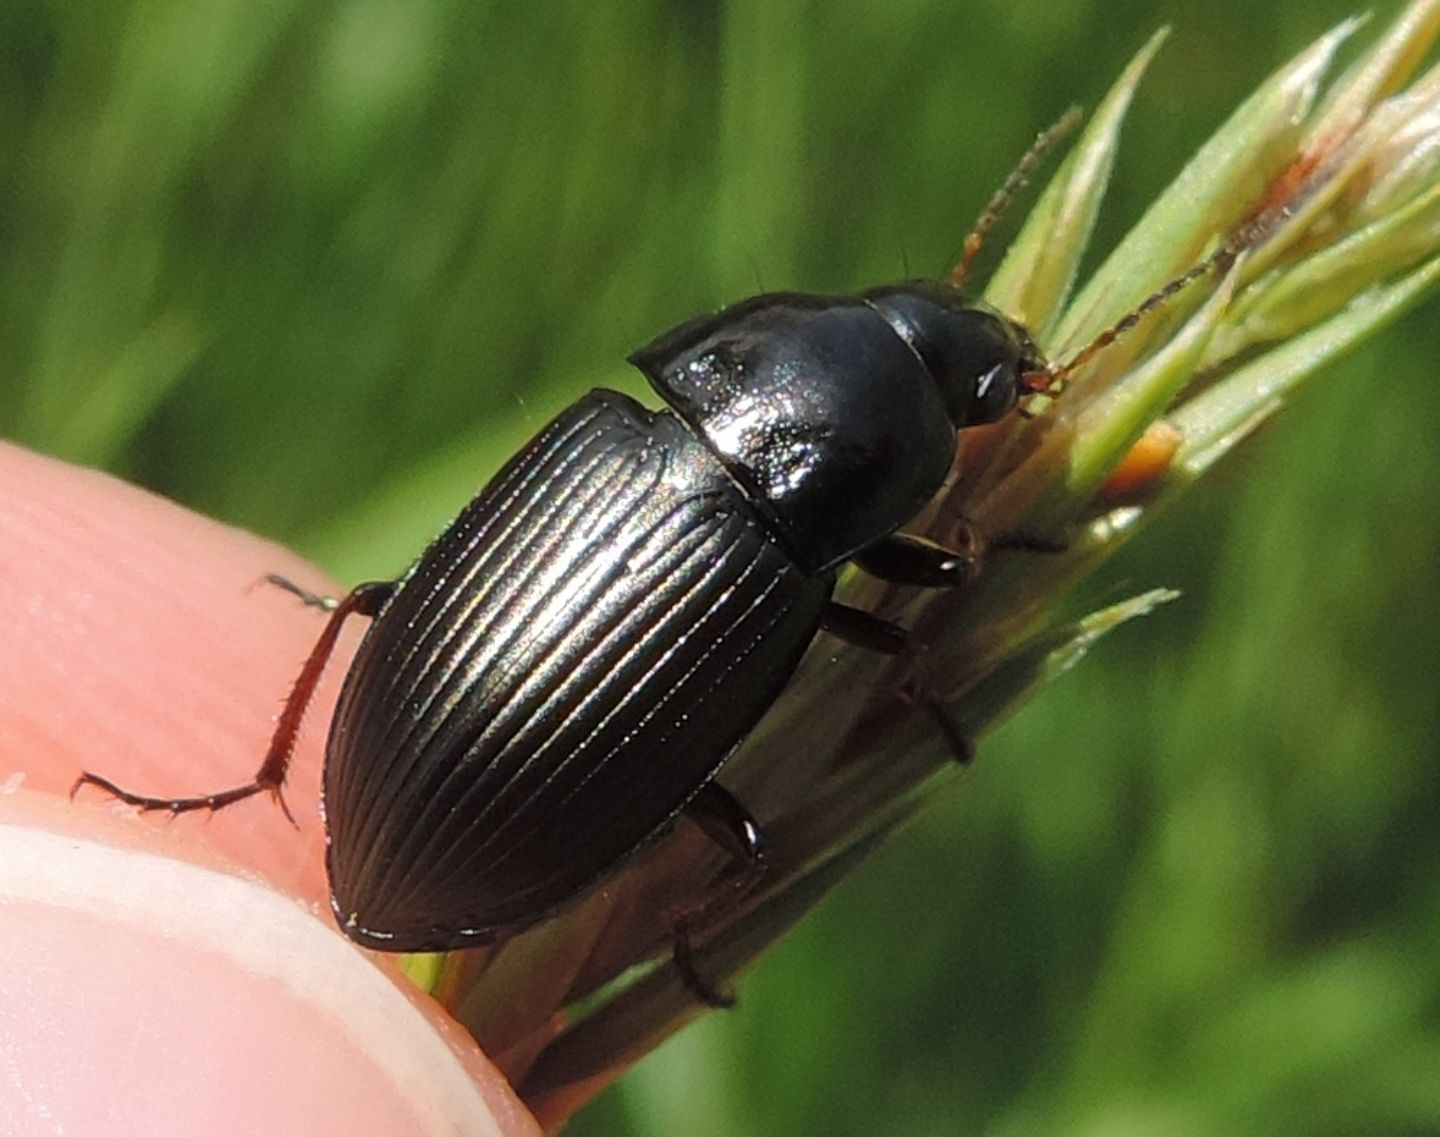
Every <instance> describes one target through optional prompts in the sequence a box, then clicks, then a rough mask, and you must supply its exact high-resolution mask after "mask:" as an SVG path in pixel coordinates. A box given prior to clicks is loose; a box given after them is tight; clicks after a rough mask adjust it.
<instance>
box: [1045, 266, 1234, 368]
mask: <svg viewBox="0 0 1440 1137" xmlns="http://www.w3.org/2000/svg"><path fill="white" fill-rule="evenodd" d="M1248 244H1249V242H1242V241H1235V240H1230V241H1226V242H1225V243H1224V244H1223V245H1221V246H1220V247H1219V248H1218V249H1216V250H1215V251H1214V252H1213V253H1211V254H1210V255H1209V256H1208V257H1206V258H1205V259H1204V260H1203V261H1201V262H1200V263H1199V264H1197V265H1193V266H1192V267H1190V268H1188V269H1186V270H1185V271H1184V272H1182V273H1181V274H1180V275H1179V276H1177V277H1176V278H1175V279H1174V280H1172V281H1170V283H1169V284H1166V285H1165V286H1164V287H1163V288H1160V289H1158V290H1156V291H1155V292H1152V293H1151V294H1150V295H1149V296H1147V297H1145V299H1144V300H1142V301H1141V302H1140V303H1139V305H1138V306H1137V307H1134V308H1132V309H1130V311H1128V312H1126V313H1125V315H1123V316H1121V317H1120V318H1119V319H1118V320H1116V321H1115V322H1114V323H1113V324H1111V325H1110V326H1109V327H1108V328H1106V329H1105V330H1104V331H1103V332H1101V333H1100V334H1099V335H1098V336H1096V337H1095V338H1094V339H1093V340H1091V341H1090V342H1089V343H1088V344H1086V345H1085V346H1084V347H1082V348H1081V349H1080V350H1079V351H1078V352H1076V353H1075V354H1074V355H1073V356H1071V357H1070V358H1069V359H1068V360H1066V361H1065V362H1064V363H1062V364H1061V365H1060V366H1059V367H1057V368H1055V369H1054V370H1052V371H1050V372H1048V373H1045V372H1037V373H1035V374H1036V375H1037V376H1038V377H1039V378H1040V379H1043V380H1044V382H1043V383H1041V384H1040V386H1038V387H1037V386H1035V384H1034V383H1027V385H1028V386H1030V387H1031V389H1032V390H1043V391H1046V392H1047V393H1049V394H1052V395H1053V394H1055V393H1057V392H1058V391H1059V389H1060V387H1062V386H1064V384H1065V380H1066V379H1068V378H1069V377H1070V376H1071V375H1073V374H1074V373H1075V372H1076V371H1079V370H1080V368H1082V367H1084V366H1085V364H1087V363H1089V362H1090V361H1091V360H1092V359H1094V358H1095V357H1096V356H1097V355H1099V354H1100V353H1101V352H1102V351H1104V350H1105V349H1106V348H1107V347H1109V346H1110V345H1111V344H1113V343H1114V342H1115V341H1116V340H1118V339H1119V338H1120V337H1121V336H1123V335H1125V333H1126V332H1128V331H1130V330H1131V329H1132V328H1133V327H1135V325H1136V324H1138V323H1139V322H1140V321H1141V320H1143V319H1144V318H1145V317H1146V316H1148V315H1149V314H1150V313H1151V312H1153V311H1155V309H1156V308H1159V307H1160V306H1161V305H1162V304H1164V303H1165V302H1166V301H1167V300H1169V299H1170V298H1171V297H1172V296H1175V295H1177V294H1178V293H1181V292H1183V291H1185V289H1186V288H1188V287H1189V286H1190V285H1192V284H1194V283H1195V281H1197V280H1199V279H1200V278H1201V277H1202V276H1209V275H1210V274H1211V273H1212V272H1213V273H1217V274H1223V273H1225V272H1228V271H1229V269H1230V266H1231V265H1233V264H1234V263H1235V258H1236V257H1238V256H1239V255H1240V253H1241V250H1243V249H1244V248H1246V247H1247V245H1248Z"/></svg>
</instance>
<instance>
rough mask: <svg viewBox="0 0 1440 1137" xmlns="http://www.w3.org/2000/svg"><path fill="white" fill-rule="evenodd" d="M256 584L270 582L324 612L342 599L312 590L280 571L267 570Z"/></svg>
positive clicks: (335, 605) (337, 604) (336, 605)
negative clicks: (281, 573) (282, 574)
mask: <svg viewBox="0 0 1440 1137" xmlns="http://www.w3.org/2000/svg"><path fill="white" fill-rule="evenodd" d="M255 583H256V585H261V584H269V585H273V586H274V587H276V588H280V589H284V590H285V591H286V592H288V593H290V595H291V596H294V597H296V598H298V599H299V601H300V603H302V604H304V605H305V607H307V608H319V609H320V610H321V611H322V612H333V611H335V609H336V608H338V607H340V601H339V600H338V599H336V598H335V597H334V596H323V595H321V594H320V593H318V592H311V591H310V590H309V589H308V588H305V587H302V586H301V585H298V584H296V583H295V582H294V581H293V580H291V579H290V578H289V577H288V576H281V575H280V574H279V573H278V572H267V573H266V574H265V575H264V576H262V577H261V578H260V579H259V580H257V581H256V582H255Z"/></svg>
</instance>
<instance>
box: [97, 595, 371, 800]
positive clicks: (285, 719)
mask: <svg viewBox="0 0 1440 1137" xmlns="http://www.w3.org/2000/svg"><path fill="white" fill-rule="evenodd" d="M287 583H288V582H287ZM394 589H395V585H394V583H393V582H392V581H376V582H373V583H370V584H362V585H360V586H359V587H358V588H356V589H355V590H354V591H353V592H351V593H350V595H348V596H346V597H345V599H344V600H341V601H339V602H338V603H337V604H336V605H335V608H334V610H333V611H332V612H331V614H330V619H329V620H328V621H327V622H326V624H325V628H324V630H323V631H322V632H321V633H320V638H319V639H318V640H316V641H315V646H314V647H313V648H311V649H310V655H309V658H307V659H306V660H305V666H304V667H302V668H301V669H300V675H299V677H298V678H297V679H296V680H295V686H294V687H292V688H291V690H290V695H289V697H288V698H287V699H286V700H285V706H284V708H283V709H282V710H281V712H280V717H279V719H278V720H277V721H276V723H275V733H274V734H272V735H271V736H270V748H269V750H268V751H267V752H266V754H265V760H264V761H263V762H262V763H261V764H260V769H259V770H257V771H256V773H255V776H254V777H253V778H251V779H250V781H248V782H246V783H245V784H244V785H240V786H235V787H234V788H232V789H228V790H221V791H219V792H218V793H213V794H200V795H197V796H195V797H179V798H165V797H150V796H148V795H145V794H137V793H132V792H131V791H129V790H126V789H122V788H121V787H120V786H118V785H116V784H115V783H114V782H112V781H111V780H110V779H109V778H105V777H102V776H101V775H99V774H93V773H91V772H90V771H89V770H86V771H85V772H84V773H82V774H81V775H80V776H79V777H78V778H76V779H75V784H74V785H73V786H71V787H70V796H71V797H74V796H75V795H76V794H77V793H79V792H80V789H81V787H82V786H95V787H97V788H98V789H101V790H104V791H105V792H106V793H108V794H110V796H111V797H115V798H118V799H119V800H121V801H123V802H124V803H125V804H126V805H133V806H135V807H136V808H137V809H142V810H146V811H150V810H166V811H168V812H169V813H171V814H179V813H190V812H192V811H193V810H197V809H205V810H209V811H210V812H212V813H213V812H215V811H216V810H218V809H224V808H225V807H226V806H228V805H234V804H235V802H237V801H244V800H245V799H246V798H247V797H252V796H254V795H255V794H258V793H261V792H262V791H263V792H266V793H269V794H271V795H273V796H274V798H275V800H276V802H277V803H279V806H280V808H281V809H282V810H283V811H284V813H285V816H286V817H288V818H289V819H290V822H291V823H292V824H294V823H295V816H294V814H292V813H291V812H290V807H289V806H288V805H287V804H286V803H285V798H284V796H283V795H282V794H281V792H280V791H281V787H282V786H284V784H285V775H286V773H287V772H288V771H289V769H290V759H291V757H292V756H293V755H294V752H295V741H296V739H297V738H298V737H299V734H300V722H301V719H302V718H303V717H304V715H305V708H306V707H307V706H309V705H310V700H311V698H313V697H314V694H315V688H316V686H318V684H319V682H320V676H321V674H322V673H323V672H324V670H325V664H326V663H327V662H328V661H329V659H330V656H331V654H332V653H333V652H334V650H335V642H336V640H337V639H338V638H339V636H340V628H341V626H342V625H343V624H344V623H345V620H346V619H347V618H348V617H350V616H357V615H358V616H371V617H373V616H374V615H375V614H376V613H378V612H379V611H380V609H381V608H382V607H383V606H384V604H385V601H386V600H388V599H389V597H390V594H391V593H392V592H393V591H394Z"/></svg>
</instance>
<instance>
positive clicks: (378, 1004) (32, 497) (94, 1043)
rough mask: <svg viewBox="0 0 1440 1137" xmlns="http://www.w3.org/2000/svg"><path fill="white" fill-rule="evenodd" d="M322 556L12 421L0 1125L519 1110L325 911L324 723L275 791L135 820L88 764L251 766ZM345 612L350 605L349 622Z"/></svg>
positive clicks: (318, 579) (312, 729)
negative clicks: (54, 454)
mask: <svg viewBox="0 0 1440 1137" xmlns="http://www.w3.org/2000/svg"><path fill="white" fill-rule="evenodd" d="M272 572H279V573H282V574H284V575H286V576H288V577H290V578H292V579H294V580H296V581H297V582H299V583H302V584H303V585H305V586H306V587H310V588H315V589H318V590H322V591H323V590H332V591H333V588H334V586H333V584H332V582H330V581H327V580H326V579H325V578H324V577H323V575H321V574H320V573H319V571H318V570H316V569H315V568H313V567H312V566H309V565H306V564H305V563H304V562H302V561H300V560H299V559H297V558H296V557H295V556H294V555H293V554H291V553H288V552H286V551H285V550H284V549H281V548H279V547H278V546H275V545H273V544H270V543H268V542H265V541H262V540H260V539H258V538H256V537H254V536H252V535H250V534H247V533H243V532H240V531H238V530H235V529H231V528H227V527H225V526H222V525H219V524H217V523H215V522H213V521H210V520H207V519H206V518H203V517H200V516H198V515H196V514H193V513H190V512H188V511H186V510H184V509H181V508H180V507H178V506H176V505H174V504H172V503H170V502H167V501H165V500H163V499H161V498H158V497H155V496H154V495H151V494H148V493H145V492H143V491H141V490H138V489H135V488H134V487H132V486H129V485H126V484H124V483H123V482H119V481H117V480H115V479H113V478H110V477H107V476H105V475H103V474H98V473H95V472H93V471H88V470H82V469H79V468H77V467H73V466H68V465H66V464H64V463H61V462H57V461H54V460H52V459H48V458H44V457H41V456H39V455H36V454H33V453H30V452H28V451H25V450H22V449H20V448H18V447H14V446H9V445H5V444H0V629H3V632H0V634H3V640H0V909H3V912H4V935H3V936H0V1132H3V1133H5V1134H8V1135H12V1137H28V1135H29V1134H41V1133H45V1134H51V1133H57V1132H63V1133H66V1134H69V1135H71V1137H87V1135H91V1134H94V1135H96V1137H99V1135H101V1134H103V1135H105V1137H123V1135H126V1134H131V1133H134V1134H147V1135H148V1134H154V1133H185V1134H191V1135H195V1137H204V1135H207V1134H221V1133H223V1134H249V1133H255V1134H265V1135H267V1137H271V1135H274V1134H277V1133H305V1134H312V1135H313V1134H319V1135H323V1134H329V1133H335V1134H346V1135H347V1137H356V1135H361V1134H372V1133H373V1134H377V1135H380V1134H386V1135H390V1134H395V1133H406V1134H417V1135H424V1134H431V1133H434V1134H442V1133H443V1134H489V1133H504V1134H523V1133H535V1132H538V1128H537V1127H536V1125H535V1122H534V1120H533V1119H532V1118H530V1117H529V1115H528V1114H526V1113H525V1111H524V1110H523V1108H522V1107H521V1106H520V1105H519V1103H518V1102H517V1101H516V1099H515V1098H514V1095H513V1094H512V1092H511V1091H510V1089H509V1087H508V1086H507V1085H506V1083H505V1081H504V1079H503V1078H502V1077H501V1076H500V1075H499V1074H498V1072H496V1071H495V1069H494V1068H493V1067H492V1066H491V1065H490V1064H489V1063H488V1062H487V1061H486V1060H485V1059H484V1057H483V1055H481V1054H480V1053H479V1052H478V1050H476V1049H475V1047H474V1044H473V1043H472V1042H471V1041H470V1040H469V1038H468V1036H466V1035H465V1034H464V1032H463V1031H462V1030H461V1029H460V1028H459V1027H458V1026H456V1025H455V1024H454V1023H453V1022H451V1021H450V1020H449V1019H447V1018H446V1017H445V1015H444V1013H443V1012H442V1011H441V1010H440V1008H439V1007H438V1006H436V1005H435V1004H433V1003H431V1002H430V1001H429V1000H428V999H426V998H425V997H424V996H421V995H419V994H418V993H417V992H415V991H414V990H413V989H411V988H410V987H409V985H408V983H407V982H406V980H405V979H404V978H403V977H401V976H399V975H398V973H396V972H395V971H394V969H393V967H391V966H390V964H389V962H388V961H386V960H384V959H383V958H382V957H380V956H376V955H373V954H369V953H365V952H363V951H361V950H360V949H358V948H356V947H355V946H354V945H352V944H350V943H349V941H347V940H346V939H345V938H344V937H343V936H341V935H340V933H339V932H338V931H337V930H335V928H334V926H333V923H332V922H331V920H330V918H329V906H328V901H327V899H326V895H327V894H326V884H325V875H324V856H323V851H324V833H323V829H322V826H321V821H320V814H319V789H318V787H319V778H320V766H321V759H322V752H323V746H324V728H325V724H326V723H327V721H328V717H329V712H330V709H331V707H332V706H333V704H334V700H335V696H336V694H337V692H338V687H339V680H340V679H341V677H342V676H343V673H344V659H345V657H347V656H348V654H349V652H350V651H351V650H352V649H353V644H354V640H355V636H356V635H357V633H358V632H359V630H360V629H359V628H358V627H356V628H352V629H350V630H349V633H348V634H347V636H346V637H345V639H344V640H343V641H342V644H341V648H340V650H339V652H338V653H337V660H336V663H335V665H334V666H332V667H331V668H329V669H328V671H327V674H326V675H325V677H324V680H323V681H322V683H321V686H320V688H319V691H318V693H317V695H316V698H315V701H314V703H313V705H312V707H311V710H310V712H309V714H308V715H307V718H306V723H305V726H304V728H303V729H302V732H301V737H300V741H299V745H298V746H297V749H296V753H295V760H294V764H293V766H292V768H291V774H290V778H289V780H288V782H287V784H286V787H285V800H286V802H287V804H288V805H289V807H290V809H291V811H292V812H293V813H294V816H295V818H296V822H297V824H294V825H292V824H291V823H290V822H289V821H288V820H287V819H286V818H285V816H284V815H283V813H282V812H281V811H280V810H279V809H278V808H276V806H275V803H274V802H273V801H272V800H270V799H269V798H268V797H266V796H259V797H255V798H251V799H249V800H246V801H244V802H241V803H239V804H237V805H234V806H232V807H231V808H229V809H226V810H223V811H221V812H220V813H219V814H217V815H215V816H206V815H205V814H204V813H195V814H188V815H185V816H182V817H179V818H175V819H173V820H172V819H169V818H168V817H165V816H157V815H150V816H148V817H140V816H137V815H136V814H135V811H133V810H131V809H129V808H128V807H124V806H121V805H119V804H117V803H115V802H114V801H111V800H107V799H106V798H105V796H104V795H103V794H101V793H99V792H97V791H95V790H93V789H88V788H87V789H82V790H81V792H80V793H79V794H78V795H77V796H76V798H75V799H74V800H73V801H72V800H71V799H70V798H69V796H68V795H69V793H70V790H71V787H72V785H73V784H74V782H75V779H76V777H77V775H78V774H79V773H80V772H81V771H82V770H94V771H96V772H99V773H103V774H104V775H105V776H107V777H109V778H113V779H114V780H115V781H116V782H117V783H119V784H121V785H124V786H126V787H132V788H135V789H137V790H140V791H143V792H153V793H159V794H167V793H169V794H176V795H185V794H193V793H196V792H205V791H209V790H214V789H221V788H225V787H228V786H231V785H235V784H236V783H238V782H242V781H244V780H246V779H247V778H249V777H250V776H251V775H252V774H253V773H254V770H255V768H256V766H257V765H258V763H259V760H260V758H261V756H262V755H263V754H264V752H265V747H266V743H267V741H268V739H269V735H270V731H271V729H272V728H273V725H274V716H275V714H276V713H277V711H278V710H279V706H280V703H281V700H282V699H283V697H284V695H285V694H286V693H287V692H288V691H289V689H290V685H291V684H292V683H293V681H294V678H295V674H296V672H297V671H298V668H299V665H300V663H301V662H302V661H303V660H304V658H305V656H306V654H307V653H308V651H309V649H310V647H311V645H312V644H313V642H314V640H315V637H316V635H317V634H318V632H319V630H320V626H321V622H322V621H323V619H324V616H323V614H321V613H319V612H316V611H315V610H313V609H309V608H305V607H304V606H302V605H301V604H300V603H299V602H298V601H297V600H296V599H295V598H294V597H293V596H290V595H288V594H286V593H284V592H282V591H280V590H279V589H275V588H268V587H261V588H255V587H254V585H255V584H256V582H258V581H260V580H261V579H262V578H263V577H264V576H265V574H267V573H272ZM354 623H355V624H357V625H360V624H363V621H360V620H356V621H354Z"/></svg>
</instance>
